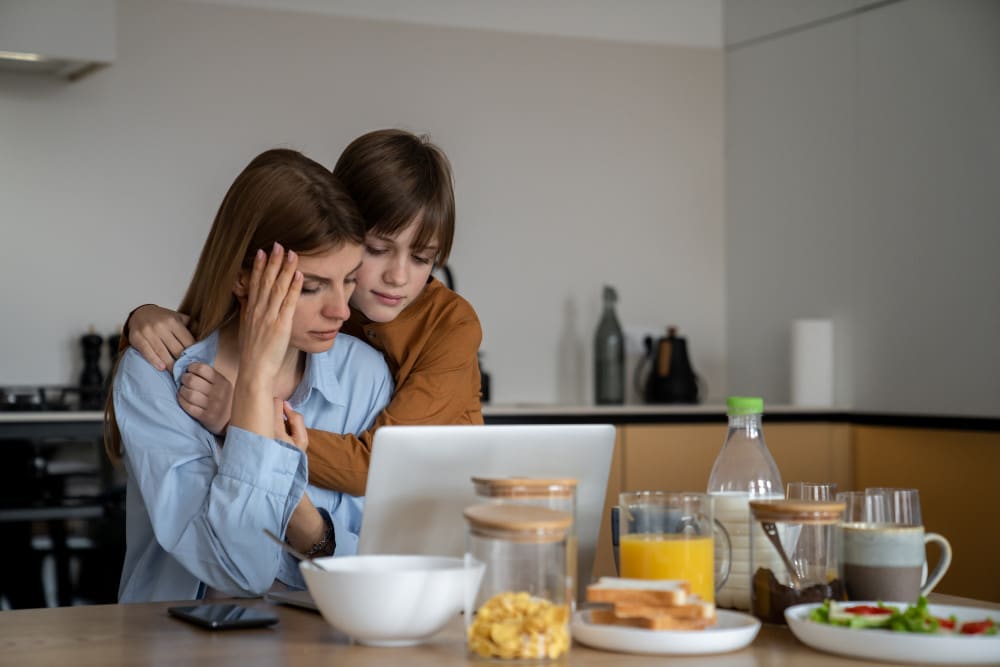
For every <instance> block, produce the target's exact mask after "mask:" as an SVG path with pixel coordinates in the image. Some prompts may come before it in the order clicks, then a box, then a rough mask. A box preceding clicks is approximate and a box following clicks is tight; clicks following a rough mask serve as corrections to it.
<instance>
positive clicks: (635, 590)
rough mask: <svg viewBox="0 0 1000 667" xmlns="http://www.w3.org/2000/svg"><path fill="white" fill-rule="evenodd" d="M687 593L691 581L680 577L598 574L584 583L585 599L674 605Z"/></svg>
mask: <svg viewBox="0 0 1000 667" xmlns="http://www.w3.org/2000/svg"><path fill="white" fill-rule="evenodd" d="M690 595H691V585H690V584H689V583H688V582H686V581H683V580H680V579H653V580H649V579H623V578H621V577H601V578H600V579H598V580H597V583H594V584H591V585H590V586H587V601H588V602H611V603H619V602H621V603H626V602H627V603H631V604H637V605H650V606H671V607H676V606H678V605H682V604H684V603H685V602H687V600H688V597H689V596H690Z"/></svg>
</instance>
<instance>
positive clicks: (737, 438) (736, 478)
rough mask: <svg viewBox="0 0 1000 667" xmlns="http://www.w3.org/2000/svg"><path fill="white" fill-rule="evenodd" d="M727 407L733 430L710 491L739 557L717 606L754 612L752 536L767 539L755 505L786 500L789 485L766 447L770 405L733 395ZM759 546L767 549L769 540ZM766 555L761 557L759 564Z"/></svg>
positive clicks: (714, 469)
mask: <svg viewBox="0 0 1000 667" xmlns="http://www.w3.org/2000/svg"><path fill="white" fill-rule="evenodd" d="M726 408H727V412H728V415H729V430H728V432H727V434H726V441H725V443H723V445H722V450H721V451H720V452H719V456H718V458H716V459H715V465H714V466H713V467H712V474H711V476H710V477H709V479H708V492H709V493H710V494H711V495H712V496H713V497H714V498H715V518H716V519H717V520H718V521H719V522H721V523H722V525H723V526H725V528H726V532H728V533H729V538H730V540H732V545H733V554H732V563H731V567H730V571H729V579H727V580H726V583H725V585H724V586H723V587H722V589H721V590H719V591H718V592H717V593H716V596H715V601H716V604H717V605H719V606H720V607H728V608H731V609H750V577H751V571H750V532H751V531H752V530H753V531H757V532H758V535H757V537H758V538H763V539H766V538H765V536H764V535H763V534H762V533H760V532H759V531H760V526H759V525H758V526H753V525H751V522H750V501H751V500H768V499H776V498H781V497H783V496H784V485H783V484H782V483H781V475H780V474H779V473H778V466H777V465H775V463H774V459H773V458H772V457H771V452H769V451H768V449H767V444H766V443H765V442H764V430H763V427H762V425H761V419H762V416H763V413H764V400H763V399H761V398H757V397H744V396H730V397H729V399H728V400H727V401H726ZM756 543H757V544H758V545H762V544H763V541H762V539H758V540H757V541H756ZM720 555H721V554H716V557H717V558H718V557H719V556H720ZM765 556H766V553H761V554H759V557H758V559H757V562H758V563H759V562H762V559H763V558H764V557H765ZM780 565H781V563H780V562H779V563H777V564H776V566H780Z"/></svg>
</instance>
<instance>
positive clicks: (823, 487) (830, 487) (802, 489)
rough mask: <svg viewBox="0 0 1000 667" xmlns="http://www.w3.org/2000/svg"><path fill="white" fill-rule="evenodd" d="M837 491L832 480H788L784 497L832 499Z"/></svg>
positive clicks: (794, 498)
mask: <svg viewBox="0 0 1000 667" xmlns="http://www.w3.org/2000/svg"><path fill="white" fill-rule="evenodd" d="M836 493H837V485H836V483H834V482H789V483H788V486H787V487H786V488H785V498H788V499H793V500H833V497H834V495H835V494H836Z"/></svg>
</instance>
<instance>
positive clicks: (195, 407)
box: [177, 362, 233, 435]
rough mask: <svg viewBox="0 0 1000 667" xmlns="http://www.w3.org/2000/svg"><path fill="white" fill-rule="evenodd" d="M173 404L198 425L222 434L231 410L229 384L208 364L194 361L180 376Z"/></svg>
mask: <svg viewBox="0 0 1000 667" xmlns="http://www.w3.org/2000/svg"><path fill="white" fill-rule="evenodd" d="M177 402H178V403H180V405H181V407H182V408H184V412H186V413H188V414H189V415H191V416H192V417H194V418H195V419H197V420H198V421H199V422H201V425H202V426H204V427H205V428H207V429H208V430H209V431H211V432H212V433H214V434H216V435H223V434H224V433H225V432H226V427H227V426H229V416H230V414H231V412H232V409H233V385H232V383H231V382H230V381H229V379H228V378H226V376H225V375H223V374H222V373H220V372H219V371H217V370H215V369H214V368H212V367H211V366H209V365H208V364H203V363H199V362H195V363H193V364H191V365H190V366H188V368H187V370H186V371H184V375H182V376H181V388H180V389H178V390H177Z"/></svg>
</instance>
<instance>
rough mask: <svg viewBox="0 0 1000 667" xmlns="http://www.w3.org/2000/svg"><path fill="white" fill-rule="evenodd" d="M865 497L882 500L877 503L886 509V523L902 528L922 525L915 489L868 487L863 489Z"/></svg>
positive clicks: (918, 493) (918, 500)
mask: <svg viewBox="0 0 1000 667" xmlns="http://www.w3.org/2000/svg"><path fill="white" fill-rule="evenodd" d="M865 495H866V496H870V497H876V498H883V499H884V500H879V501H878V502H879V503H880V504H883V505H884V506H885V508H886V510H885V511H886V520H887V522H888V523H895V524H900V525H903V526H922V525H924V522H923V519H922V518H921V516H920V492H919V491H917V489H894V488H889V487H869V488H867V489H865Z"/></svg>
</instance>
